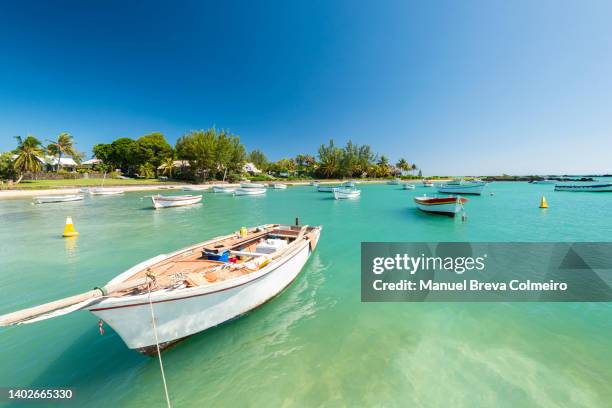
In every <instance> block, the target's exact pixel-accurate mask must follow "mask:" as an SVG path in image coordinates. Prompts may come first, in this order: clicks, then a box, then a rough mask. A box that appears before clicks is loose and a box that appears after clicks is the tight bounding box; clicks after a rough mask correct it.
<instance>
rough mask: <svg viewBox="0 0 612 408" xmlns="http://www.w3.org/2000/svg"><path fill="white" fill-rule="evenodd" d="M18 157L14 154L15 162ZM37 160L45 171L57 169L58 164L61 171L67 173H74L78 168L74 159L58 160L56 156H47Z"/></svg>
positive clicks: (64, 158)
mask: <svg viewBox="0 0 612 408" xmlns="http://www.w3.org/2000/svg"><path fill="white" fill-rule="evenodd" d="M17 157H18V155H16V154H14V155H13V160H15V159H16V158H17ZM36 158H37V159H38V161H39V162H40V163H41V164H42V165H43V169H45V170H50V169H55V168H57V166H58V164H59V167H60V168H61V169H63V170H66V171H74V170H76V167H77V162H75V161H74V159H73V158H72V157H62V158H61V159H58V158H57V157H55V156H49V155H45V156H44V157H40V156H36Z"/></svg>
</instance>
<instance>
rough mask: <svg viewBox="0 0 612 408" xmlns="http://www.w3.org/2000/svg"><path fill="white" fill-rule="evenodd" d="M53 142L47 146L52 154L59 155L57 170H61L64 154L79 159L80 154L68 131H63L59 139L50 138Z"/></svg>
mask: <svg viewBox="0 0 612 408" xmlns="http://www.w3.org/2000/svg"><path fill="white" fill-rule="evenodd" d="M49 142H51V143H50V144H49V145H48V146H47V150H48V151H49V153H50V154H52V155H53V156H56V157H57V166H56V168H55V171H59V169H60V167H61V161H62V156H72V157H73V158H75V159H77V160H78V157H79V154H78V152H77V151H76V149H75V148H74V139H73V138H72V136H71V135H70V133H68V132H62V133H60V134H59V136H58V137H57V140H55V141H54V140H49Z"/></svg>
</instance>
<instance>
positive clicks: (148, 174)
mask: <svg viewBox="0 0 612 408" xmlns="http://www.w3.org/2000/svg"><path fill="white" fill-rule="evenodd" d="M138 176H140V178H144V179H150V178H153V177H155V170H154V169H153V165H152V164H151V163H145V164H141V165H140V167H139V168H138Z"/></svg>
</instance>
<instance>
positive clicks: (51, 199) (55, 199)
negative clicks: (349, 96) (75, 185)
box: [34, 194, 85, 204]
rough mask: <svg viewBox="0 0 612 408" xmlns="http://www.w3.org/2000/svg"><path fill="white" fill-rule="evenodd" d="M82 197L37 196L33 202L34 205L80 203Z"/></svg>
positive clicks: (77, 195)
mask: <svg viewBox="0 0 612 408" xmlns="http://www.w3.org/2000/svg"><path fill="white" fill-rule="evenodd" d="M83 198H85V197H84V196H82V195H80V194H67V195H55V196H39V197H35V198H34V201H35V202H36V204H48V203H66V202H69V201H81V200H82V199H83Z"/></svg>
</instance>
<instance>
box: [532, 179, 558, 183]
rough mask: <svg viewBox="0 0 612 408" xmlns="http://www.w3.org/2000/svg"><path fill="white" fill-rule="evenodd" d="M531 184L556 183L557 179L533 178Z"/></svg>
mask: <svg viewBox="0 0 612 408" xmlns="http://www.w3.org/2000/svg"><path fill="white" fill-rule="evenodd" d="M531 184H557V180H549V179H544V180H534V181H532V182H531Z"/></svg>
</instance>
